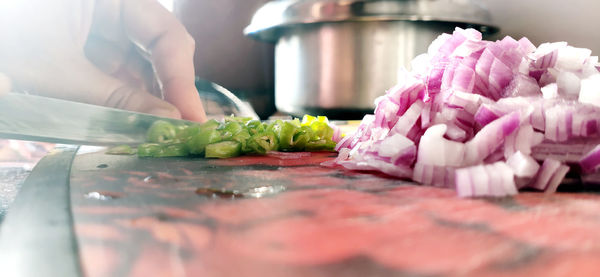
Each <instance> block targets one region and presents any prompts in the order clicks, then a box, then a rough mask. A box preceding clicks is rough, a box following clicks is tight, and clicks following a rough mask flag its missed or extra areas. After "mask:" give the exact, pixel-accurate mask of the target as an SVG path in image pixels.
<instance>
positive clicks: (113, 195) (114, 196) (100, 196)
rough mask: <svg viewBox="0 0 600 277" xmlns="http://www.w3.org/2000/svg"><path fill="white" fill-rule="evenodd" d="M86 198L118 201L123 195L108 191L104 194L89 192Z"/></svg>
mask: <svg viewBox="0 0 600 277" xmlns="http://www.w3.org/2000/svg"><path fill="white" fill-rule="evenodd" d="M84 197H85V198H86V199H93V200H111V199H117V198H121V195H120V194H118V193H115V192H108V191H103V192H98V191H92V192H88V193H86V194H85V195H84Z"/></svg>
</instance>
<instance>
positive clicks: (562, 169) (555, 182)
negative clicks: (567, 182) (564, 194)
mask: <svg viewBox="0 0 600 277" xmlns="http://www.w3.org/2000/svg"><path fill="white" fill-rule="evenodd" d="M569 170H570V168H569V167H568V166H566V165H561V166H559V167H558V169H556V171H555V172H554V174H552V178H550V180H549V181H548V185H547V186H546V190H545V191H544V193H545V194H550V193H555V192H556V189H557V188H558V186H559V185H560V183H561V182H562V180H563V179H564V178H565V176H566V175H567V172H569Z"/></svg>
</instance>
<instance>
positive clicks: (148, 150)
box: [137, 143, 162, 157]
mask: <svg viewBox="0 0 600 277" xmlns="http://www.w3.org/2000/svg"><path fill="white" fill-rule="evenodd" d="M161 149H162V146H161V145H160V144H158V143H142V144H140V145H138V148H137V153H138V156H139V157H154V156H155V155H157V154H158V152H160V150H161Z"/></svg>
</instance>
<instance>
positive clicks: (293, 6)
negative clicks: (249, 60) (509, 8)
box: [244, 0, 497, 42]
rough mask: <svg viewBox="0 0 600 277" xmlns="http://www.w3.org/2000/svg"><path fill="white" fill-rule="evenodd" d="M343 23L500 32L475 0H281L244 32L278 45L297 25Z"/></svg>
mask: <svg viewBox="0 0 600 277" xmlns="http://www.w3.org/2000/svg"><path fill="white" fill-rule="evenodd" d="M341 21H363V22H364V21H421V22H422V21H438V22H455V23H461V24H469V25H470V27H473V28H477V29H479V30H480V31H481V32H483V33H494V32H497V28H496V27H495V26H492V22H491V16H490V13H489V12H488V11H487V9H485V8H484V7H482V6H481V5H480V4H479V3H478V2H476V1H472V0H279V1H271V2H269V3H267V4H265V5H264V6H262V7H261V8H260V9H259V10H258V11H257V12H256V13H255V14H254V16H253V17H252V21H251V23H250V25H249V26H247V27H246V29H245V30H244V33H245V34H246V35H248V36H251V37H254V38H257V39H260V40H264V41H270V42H277V40H278V39H279V37H280V36H281V32H284V31H285V29H287V28H292V27H295V26H296V25H306V24H313V23H329V22H341Z"/></svg>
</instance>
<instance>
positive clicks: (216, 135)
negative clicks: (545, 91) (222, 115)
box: [185, 129, 222, 154]
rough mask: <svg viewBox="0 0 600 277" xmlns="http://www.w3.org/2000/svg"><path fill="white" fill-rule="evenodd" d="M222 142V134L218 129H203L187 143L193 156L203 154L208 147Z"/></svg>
mask: <svg viewBox="0 0 600 277" xmlns="http://www.w3.org/2000/svg"><path fill="white" fill-rule="evenodd" d="M221 140H222V139H221V133H220V132H219V131H217V130H216V129H203V130H200V131H199V132H198V133H197V134H195V135H194V136H192V137H191V138H190V139H189V140H188V141H186V142H185V143H186V145H187V147H188V150H189V151H190V153H191V154H202V153H203V152H204V148H205V147H206V146H207V145H209V144H211V143H215V142H219V141H221Z"/></svg>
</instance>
